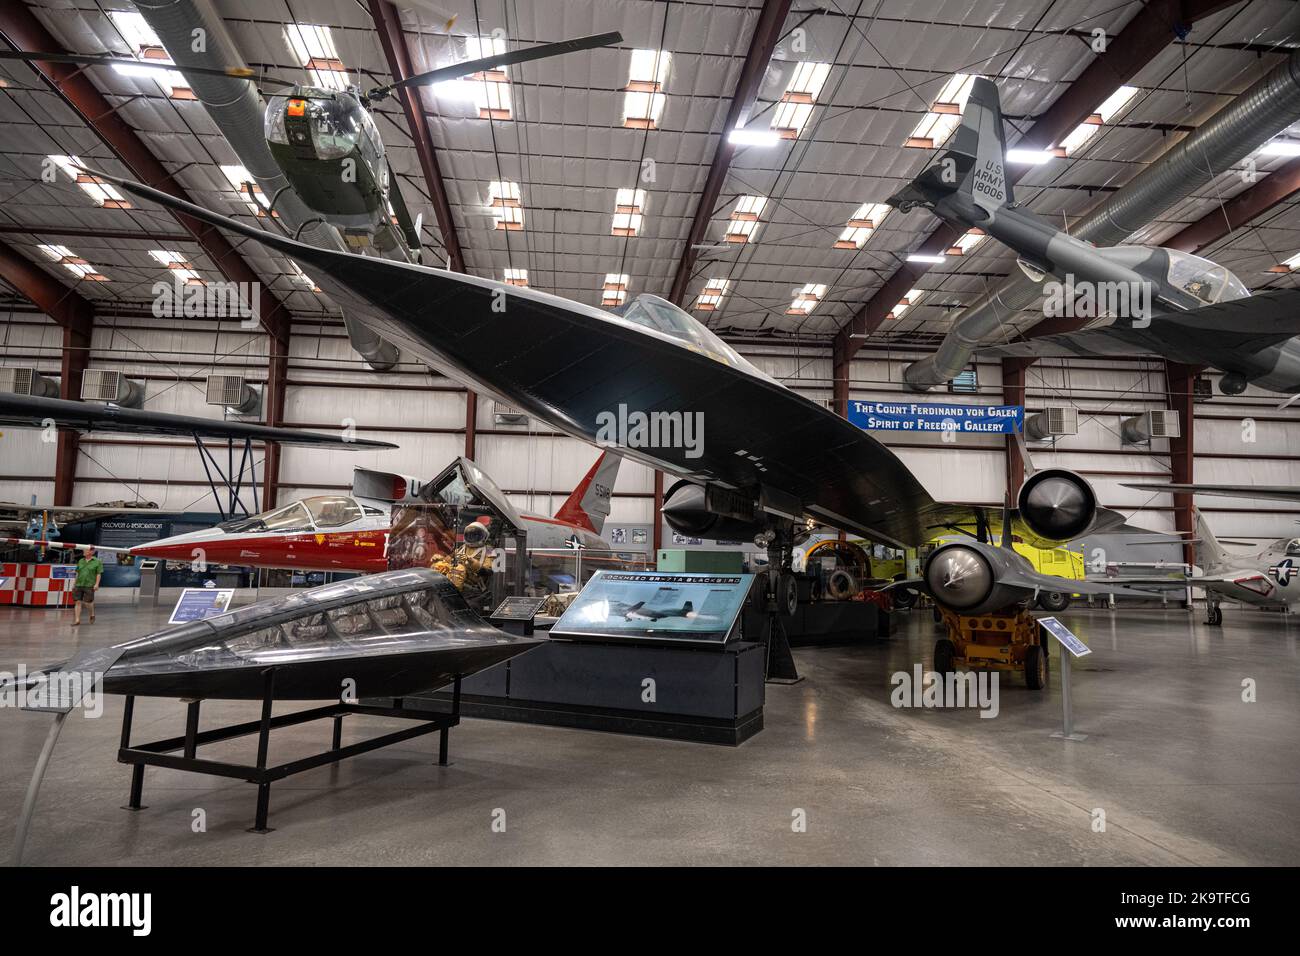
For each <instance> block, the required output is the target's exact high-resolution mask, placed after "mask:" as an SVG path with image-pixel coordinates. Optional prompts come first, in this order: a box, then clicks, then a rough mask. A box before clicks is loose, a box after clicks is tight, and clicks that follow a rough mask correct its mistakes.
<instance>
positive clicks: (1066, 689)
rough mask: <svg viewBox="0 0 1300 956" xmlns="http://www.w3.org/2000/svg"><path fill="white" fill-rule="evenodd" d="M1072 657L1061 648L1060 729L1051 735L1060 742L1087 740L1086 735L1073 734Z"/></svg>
mask: <svg viewBox="0 0 1300 956" xmlns="http://www.w3.org/2000/svg"><path fill="white" fill-rule="evenodd" d="M1073 656H1074V655H1073V654H1071V653H1070V652H1069V650H1068V649H1066V648H1064V647H1062V648H1061V713H1062V725H1061V729H1060V730H1058V731H1057V732H1056V733H1054V734H1052V736H1053V737H1057V738H1059V739H1061V740H1087V739H1088V735H1087V734H1076V733H1075V732H1074V708H1073V707H1072V706H1071V704H1070V658H1071V657H1073Z"/></svg>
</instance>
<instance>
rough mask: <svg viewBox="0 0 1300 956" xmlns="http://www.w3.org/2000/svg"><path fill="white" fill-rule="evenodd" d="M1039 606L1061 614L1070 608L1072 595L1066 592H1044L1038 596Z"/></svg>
mask: <svg viewBox="0 0 1300 956" xmlns="http://www.w3.org/2000/svg"><path fill="white" fill-rule="evenodd" d="M1038 606H1039V607H1041V608H1042V609H1043V610H1044V611H1051V612H1052V613H1054V614H1059V613H1061V612H1062V611H1064V610H1065V609H1066V608H1068V607H1069V606H1070V595H1069V594H1067V593H1066V592H1065V591H1043V592H1041V593H1040V594H1039V595H1038Z"/></svg>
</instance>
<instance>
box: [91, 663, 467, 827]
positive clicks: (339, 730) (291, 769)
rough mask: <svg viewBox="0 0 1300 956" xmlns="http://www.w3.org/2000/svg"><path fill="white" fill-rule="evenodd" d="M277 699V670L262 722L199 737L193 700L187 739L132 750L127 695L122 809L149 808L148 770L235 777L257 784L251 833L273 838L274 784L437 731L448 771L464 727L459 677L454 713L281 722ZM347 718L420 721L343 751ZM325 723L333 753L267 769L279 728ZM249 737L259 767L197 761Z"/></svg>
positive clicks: (341, 710)
mask: <svg viewBox="0 0 1300 956" xmlns="http://www.w3.org/2000/svg"><path fill="white" fill-rule="evenodd" d="M274 699H275V668H269V669H268V670H267V671H266V672H265V689H264V693H263V696H262V716H261V718H260V719H259V720H252V721H248V722H247V723H242V724H230V725H229V726H226V727H218V728H215V729H213V730H205V731H202V732H200V731H199V705H200V704H202V701H201V700H191V701H188V702H187V703H186V710H185V735H184V736H182V737H169V738H167V739H166V740H157V741H154V742H152V743H147V744H136V745H135V746H132V745H131V718H132V716H133V714H134V712H135V697H134V696H128V697H127V698H126V707H125V709H124V711H123V713H122V743H121V747H120V748H119V749H118V751H117V760H118V763H128V764H131V765H132V767H131V796H130V800H129V802H128V803H127V805H126V806H125V807H123V808H122V809H123V810H145V809H147V808H146V807H144V806H142V805H141V803H140V800H141V798H142V796H143V794H144V768H145V767H146V766H150V767H168V768H170V769H172V770H187V771H189V772H191V773H205V774H210V775H212V776H216V777H233V778H235V779H237V780H247V781H248V782H249V783H255V784H257V815H256V818H255V820H254V824H253V826H252V827H251V828H249V832H250V833H269V832H271V829H272V828H270V827H268V826H267V825H266V818H267V815H268V813H269V812H270V806H271V784H272V783H273V782H274V781H276V780H283V779H284V778H285V777H288V776H292V775H293V774H295V773H302V772H303V771H304V770H312V769H314V768H316V767H321V766H324V765H326V764H331V763H338V762H339V761H340V760H345V759H346V758H348V757H355V756H356V755H357V754H363V753H367V752H368V751H371V750H377V749H379V748H380V747H387V746H389V745H390V744H396V743H401V742H402V741H404V740H410V739H412V738H414V737H420V736H423V735H424V734H430V733H433V732H434V731H435V730H436V731H439V734H440V738H439V741H438V763H439V764H441V765H442V766H446V765H447V743H448V736H449V732H450V730H451V728H452V727H455V726H457V725H458V724H459V723H460V677H459V676H458V677H457V678H456V680H455V684H454V689H453V692H452V707H451V713H450V714H443V713H438V712H436V711H428V710H410V709H408V708H406V707H404V706H403V701H402V699H401V698H395V699H394V700H393V706H392V707H376V706H373V705H366V704H349V703H343V702H341V701H340V702H338V703H332V704H326V705H325V706H324V707H313V708H311V709H309V710H300V711H297V712H295V713H292V714H281V715H280V716H279V717H273V716H271V705H272V703H273V702H274ZM348 714H363V715H369V716H372V717H403V718H406V719H408V720H415V721H419V723H418V724H417V725H415V726H413V727H408V728H406V729H405V730H398V731H394V732H393V733H390V734H383V735H381V736H379V737H372V738H371V739H369V740H363V741H359V742H358V743H355V744H348V745H347V746H346V747H344V746H342V742H343V718H344V717H345V716H347V715H348ZM325 718H331V719H332V720H333V722H334V729H333V734H332V737H331V741H330V749H329V750H326V751H323V752H321V753H317V754H312V755H311V756H310V757H303V758H301V759H299V760H291V761H289V762H288V763H282V764H276V765H275V766H272V767H268V766H267V765H266V764H267V757H268V753H269V750H270V745H271V731H272V730H273V729H274V728H277V727H290V726H293V725H294V724H304V723H307V722H309V721H312V720H323V719H325ZM250 734H257V763H256V765H255V766H249V765H248V764H236V763H225V762H223V761H219V760H205V759H203V758H200V757H198V756H197V751H198V748H199V747H200V746H202V745H204V744H211V743H216V742H218V741H221V740H231V739H233V738H235V737H246V736H248V735H250ZM178 750H179V751H181V753H180V754H176V753H174V751H178Z"/></svg>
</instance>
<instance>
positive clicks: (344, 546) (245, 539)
mask: <svg viewBox="0 0 1300 956" xmlns="http://www.w3.org/2000/svg"><path fill="white" fill-rule="evenodd" d="M621 462H622V456H620V455H618V454H616V453H613V452H605V453H603V454H602V455H601V456H600V457H599V458H598V459H596V463H595V464H594V465H592V466H591V470H590V471H588V472H587V474H586V476H585V477H584V478H583V479H582V481H581V482H579V483H578V487H576V488H575V489H574V490H573V493H572V494H570V495H569V497H568V499H566V500H565V502H564V504H563V505H561V506H560V510H559V511H557V512H556V513H555V516H554V517H551V518H548V517H543V516H542V515H533V514H523V513H519V512H516V511H515V510H514V508H513V506H512V505H511V504H510V503H509V501H508V500H507V499H506V496H505V494H504V493H503V492H502V491H501V490H500V489H499V488H498V487H497V486H496V484H495V483H493V482H492V480H491V479H490V478H488V477H487V475H486V474H484V472H483V471H482V470H481V469H479V468H478V466H476V465H475V464H474V463H473V462H471V461H469V460H468V459H465V458H459V459H457V460H456V462H454V463H453V464H452V466H451V467H450V468H448V469H447V471H444V472H443V476H450V475H453V474H455V475H456V477H455V478H453V479H451V480H452V481H454V482H458V484H455V485H452V486H451V489H450V490H451V491H452V494H450V495H444V496H443V499H444V500H451V501H453V503H457V504H460V503H464V504H469V503H470V499H471V498H477V499H478V500H480V501H487V502H488V503H489V504H490V506H491V507H492V509H494V510H496V511H497V512H498V513H499V514H502V515H503V516H504V518H505V520H506V521H508V522H511V523H513V524H515V525H516V526H517V527H519V528H522V529H523V530H524V531H526V532H527V535H528V538H527V545H528V550H529V551H533V550H536V549H551V548H556V549H558V548H591V549H599V550H608V549H609V544H608V542H606V541H605V539H604V538H602V537H601V536H600V533H601V531H602V529H603V528H604V526H605V519H606V518H607V517H608V516H609V505H610V495H611V492H612V491H613V488H614V479H615V478H616V477H617V475H618V468H619V465H620V464H621ZM441 477H442V476H440V478H438V479H434V481H433V482H425V483H422V482H420V481H418V480H416V479H411V478H408V477H406V476H402V475H395V474H390V473H388V472H376V471H369V470H368V469H363V468H358V469H356V471H355V473H354V477H353V483H352V490H353V494H352V495H316V496H313V497H311V498H304V499H302V500H301V501H295V502H293V503H292V504H289V505H285V506H284V507H282V508H277V509H274V510H272V511H265V512H263V513H261V514H257V515H252V516H249V517H245V518H235V519H234V520H232V521H223V522H222V523H221V524H219V525H217V526H215V527H213V528H205V529H203V530H201V531H191V532H189V533H187V534H178V535H174V536H172V537H170V538H161V539H159V540H157V541H151V542H150V543H148V544H141V545H137V546H135V547H133V548H131V549H130V553H131V554H134V555H138V556H140V557H149V558H162V559H164V560H168V561H186V562H190V563H195V562H203V563H204V564H209V565H211V564H228V565H236V566H240V567H252V568H293V569H297V570H304V571H363V572H374V571H384V570H387V568H388V558H387V551H388V536H389V532H390V531H391V529H392V522H391V517H390V516H391V508H392V505H393V504H402V503H406V502H411V503H420V502H422V501H425V500H427V499H425V498H423V497H421V491H422V490H423V489H424V488H426V487H428V486H429V485H433V484H436V483H438V482H440V480H441ZM466 486H468V488H467V487H466ZM458 496H459V497H462V498H463V499H464V500H463V501H457V500H455V499H456V498H457V497H458Z"/></svg>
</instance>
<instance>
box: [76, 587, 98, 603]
mask: <svg viewBox="0 0 1300 956" xmlns="http://www.w3.org/2000/svg"><path fill="white" fill-rule="evenodd" d="M72 600H74V601H81V602H82V603H83V604H94V603H95V589H94V588H73V589H72Z"/></svg>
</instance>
